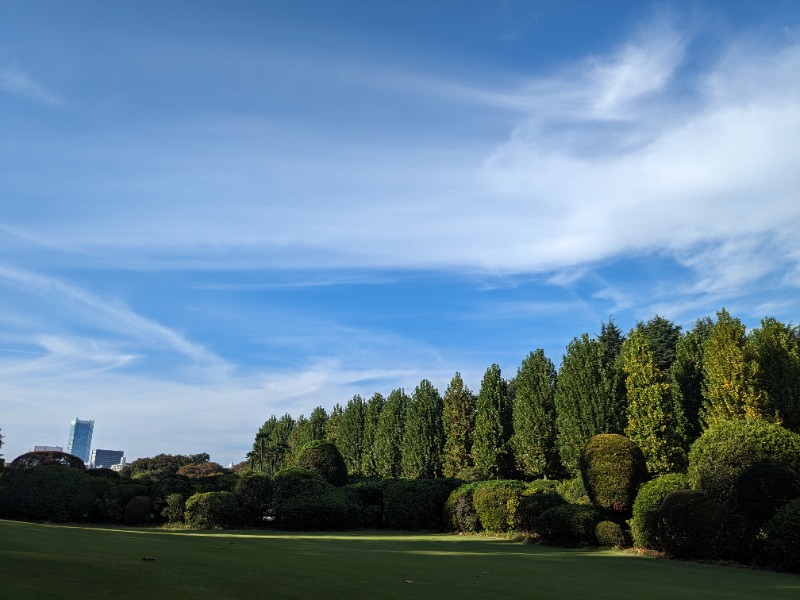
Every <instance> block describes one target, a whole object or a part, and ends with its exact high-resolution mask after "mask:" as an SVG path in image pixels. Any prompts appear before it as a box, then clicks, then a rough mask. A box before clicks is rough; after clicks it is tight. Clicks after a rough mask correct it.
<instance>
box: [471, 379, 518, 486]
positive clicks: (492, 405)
mask: <svg viewBox="0 0 800 600" xmlns="http://www.w3.org/2000/svg"><path fill="white" fill-rule="evenodd" d="M511 434H512V423H511V407H510V406H509V403H508V389H507V386H506V382H505V381H503V377H502V374H501V372H500V367H499V366H498V365H496V364H494V365H492V366H491V367H489V368H488V369H486V373H485V374H484V376H483V381H482V382H481V389H480V392H478V400H477V402H476V411H475V441H474V442H473V445H472V457H473V461H474V463H475V467H476V468H477V469H478V470H479V471H480V472H481V473H483V474H485V475H486V476H487V477H489V478H492V479H504V478H507V477H511V476H513V473H514V459H513V454H512V452H511V446H510V441H511Z"/></svg>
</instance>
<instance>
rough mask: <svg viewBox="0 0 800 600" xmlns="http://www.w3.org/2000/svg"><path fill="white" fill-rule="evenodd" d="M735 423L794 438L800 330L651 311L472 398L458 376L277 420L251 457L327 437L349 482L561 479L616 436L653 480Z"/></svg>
mask: <svg viewBox="0 0 800 600" xmlns="http://www.w3.org/2000/svg"><path fill="white" fill-rule="evenodd" d="M730 419H758V420H764V421H768V422H772V423H776V424H780V425H782V426H783V427H786V428H787V429H790V430H793V431H799V430H800V328H798V327H797V326H793V325H791V324H785V323H781V322H780V321H778V320H777V319H774V318H772V317H766V318H764V319H762V320H761V323H760V327H758V328H754V329H752V330H751V331H747V330H746V328H745V326H744V324H743V323H742V322H741V320H740V319H738V318H736V317H733V316H732V315H730V314H729V313H728V312H727V311H726V310H725V309H722V310H720V311H719V312H718V313H717V314H716V320H712V319H711V318H709V317H705V318H702V319H699V320H698V321H697V322H696V323H695V324H694V326H693V327H692V329H690V330H688V331H686V332H684V331H682V328H681V327H680V326H678V325H676V324H675V323H673V322H672V321H670V320H668V319H666V318H664V317H662V316H658V315H657V316H654V317H652V318H651V319H649V320H648V321H646V322H639V323H637V324H636V325H635V326H634V327H632V328H631V329H630V331H629V332H628V333H627V335H626V334H623V332H622V331H621V330H620V329H619V327H617V325H616V324H615V323H614V322H613V321H610V322H608V323H603V324H602V325H601V329H600V333H599V334H598V335H596V336H594V337H590V336H589V334H587V333H583V334H581V335H580V336H578V337H575V338H574V339H573V340H572V341H571V342H570V343H569V345H568V346H567V348H566V351H565V353H564V355H563V357H562V361H561V364H560V366H559V367H558V369H556V367H555V365H554V363H553V362H552V360H550V359H549V358H548V357H547V356H546V355H545V353H544V351H543V350H541V349H537V350H535V351H533V352H531V353H530V354H528V356H526V357H525V358H524V360H523V361H522V363H521V364H520V366H519V367H518V369H517V371H516V373H515V374H514V375H513V376H511V377H509V378H505V377H504V376H503V374H502V373H501V370H500V367H499V366H498V365H496V364H494V365H491V366H490V367H489V368H488V369H487V370H486V372H485V374H484V376H483V380H482V382H481V385H480V389H479V390H478V392H477V393H475V392H473V391H472V390H470V389H469V388H468V387H467V386H466V385H465V384H464V381H463V379H462V377H461V375H460V374H459V373H455V375H454V376H453V378H452V379H451V381H450V383H449V385H448V386H447V388H446V390H445V391H444V394H440V392H439V390H438V389H437V388H436V387H435V386H434V385H433V384H432V383H431V382H430V381H429V380H427V379H423V380H422V381H420V383H419V384H418V385H417V386H416V387H415V388H414V390H413V392H412V393H411V394H407V393H406V392H405V390H404V389H402V388H401V389H395V390H393V391H391V392H390V393H389V394H388V396H386V397H384V396H383V395H382V394H380V393H375V394H373V395H372V396H371V397H369V398H368V399H366V400H365V399H364V398H362V397H361V396H360V395H356V396H354V397H353V398H351V399H350V400H349V401H347V403H346V404H345V405H344V406H342V405H340V404H338V403H337V404H335V405H334V406H333V407H332V409H331V410H330V411H327V410H326V409H325V408H324V407H322V406H318V407H316V408H315V409H314V410H313V411H312V412H311V413H310V415H309V416H308V417H305V416H304V415H300V416H299V417H297V419H295V418H293V417H292V416H291V415H290V414H288V413H287V414H284V415H283V416H281V417H276V416H275V415H273V416H271V417H270V418H269V419H267V420H266V421H265V422H264V424H263V425H262V426H261V427H260V428H259V429H258V432H257V433H256V435H255V440H254V442H253V446H252V449H251V451H250V452H249V453H248V455H247V461H246V462H247V466H248V468H249V469H250V470H252V471H256V472H262V473H266V474H268V475H272V474H274V473H276V472H278V471H279V470H280V469H282V468H284V467H286V466H292V465H293V464H294V462H293V461H294V459H295V457H296V456H297V454H298V452H299V451H300V449H302V448H303V447H304V446H305V445H306V444H307V443H308V442H311V441H313V440H325V441H329V442H333V443H334V444H335V445H336V447H337V448H338V449H339V451H340V452H341V454H342V457H343V458H344V461H345V463H346V465H347V469H348V472H349V473H350V474H351V475H361V476H365V477H406V478H437V477H457V478H459V479H462V480H468V481H474V480H481V479H509V478H518V479H526V480H533V479H539V478H563V477H569V476H575V475H576V474H578V473H579V464H578V462H579V458H580V454H581V451H582V449H583V447H584V444H585V442H586V441H587V440H588V439H589V438H591V437H592V436H594V435H597V434H607V433H611V434H621V435H625V436H626V437H628V438H629V439H631V440H632V441H634V442H635V443H636V444H637V445H638V446H639V447H641V449H642V451H643V452H644V455H645V458H646V461H647V468H648V470H649V472H650V473H651V474H652V475H659V474H664V473H672V472H682V471H684V470H685V469H686V465H687V455H688V450H689V447H690V446H691V444H692V442H693V441H694V440H696V439H697V438H698V437H699V436H700V435H701V434H702V432H703V431H705V430H706V429H708V428H709V427H711V426H712V425H714V424H716V423H719V422H721V421H724V420H730Z"/></svg>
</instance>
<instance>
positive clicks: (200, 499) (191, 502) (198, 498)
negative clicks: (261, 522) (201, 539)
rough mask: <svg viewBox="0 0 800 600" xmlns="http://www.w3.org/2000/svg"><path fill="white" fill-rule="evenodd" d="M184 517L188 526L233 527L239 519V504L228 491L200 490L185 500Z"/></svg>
mask: <svg viewBox="0 0 800 600" xmlns="http://www.w3.org/2000/svg"><path fill="white" fill-rule="evenodd" d="M184 518H185V519H186V523H187V524H188V525H189V526H190V527H194V528H197V529H212V528H221V529H226V528H230V527H235V526H236V525H237V524H238V520H239V505H238V504H237V502H236V496H234V495H233V494H232V493H230V492H202V493H199V494H194V495H193V496H191V497H190V498H189V499H188V500H187V501H186V509H185V511H184Z"/></svg>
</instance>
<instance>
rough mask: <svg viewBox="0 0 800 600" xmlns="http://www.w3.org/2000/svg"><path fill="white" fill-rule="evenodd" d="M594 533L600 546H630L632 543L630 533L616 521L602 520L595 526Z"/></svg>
mask: <svg viewBox="0 0 800 600" xmlns="http://www.w3.org/2000/svg"><path fill="white" fill-rule="evenodd" d="M594 535H595V537H596V538H597V544H598V545H599V546H606V547H613V548H628V547H629V546H630V545H631V543H630V536H629V535H628V533H627V532H626V531H623V529H622V527H621V526H620V524H619V523H615V522H614V521H600V522H599V523H598V524H597V525H596V526H595V528H594Z"/></svg>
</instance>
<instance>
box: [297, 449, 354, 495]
mask: <svg viewBox="0 0 800 600" xmlns="http://www.w3.org/2000/svg"><path fill="white" fill-rule="evenodd" d="M295 465H296V466H298V467H301V468H303V469H307V470H309V471H311V472H312V473H316V474H317V475H319V476H321V477H322V478H323V479H325V480H326V481H327V482H328V483H330V484H331V485H335V486H342V485H345V484H346V483H347V465H345V462H344V458H342V454H341V452H339V449H338V448H337V447H336V445H335V444H332V443H331V442H324V441H322V440H314V441H312V442H309V443H307V444H305V445H304V446H303V447H302V448H301V449H300V452H299V453H298V456H297V460H295Z"/></svg>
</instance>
